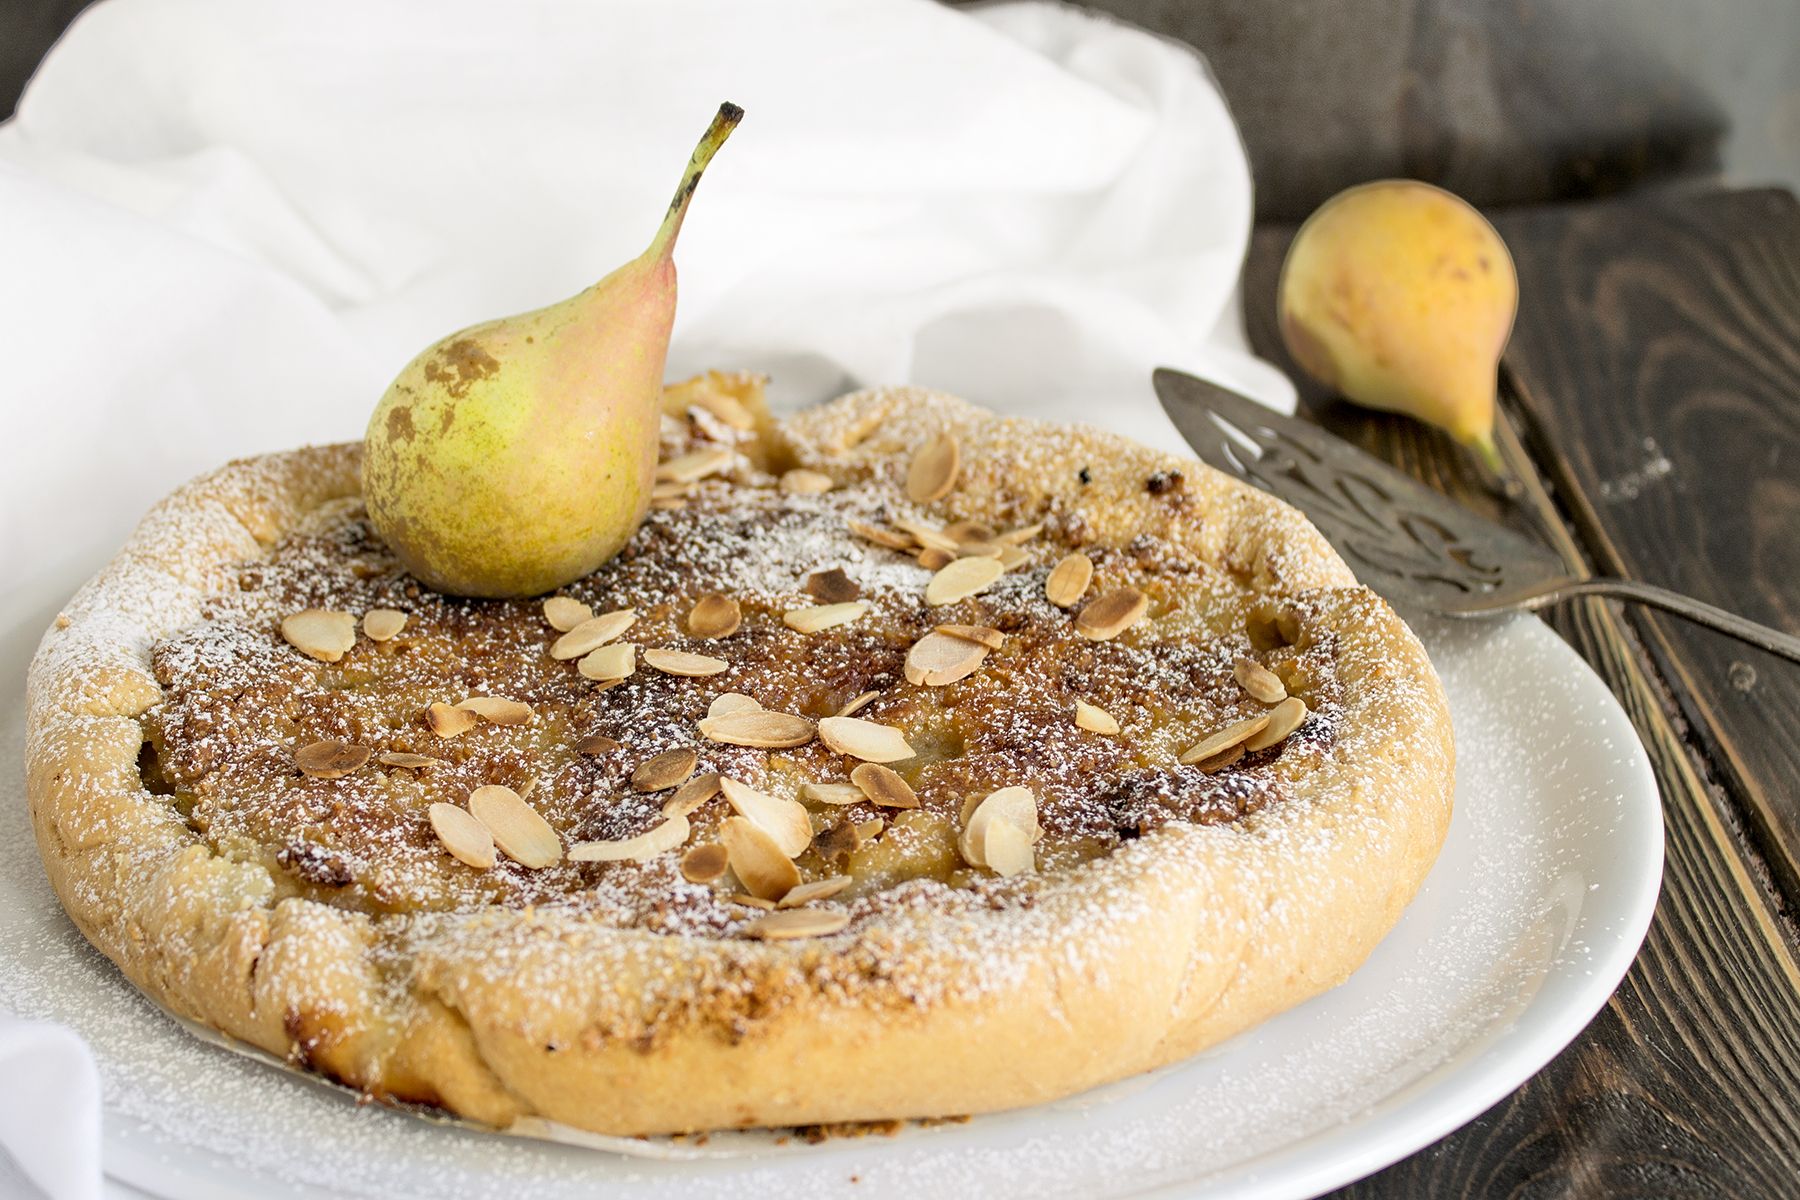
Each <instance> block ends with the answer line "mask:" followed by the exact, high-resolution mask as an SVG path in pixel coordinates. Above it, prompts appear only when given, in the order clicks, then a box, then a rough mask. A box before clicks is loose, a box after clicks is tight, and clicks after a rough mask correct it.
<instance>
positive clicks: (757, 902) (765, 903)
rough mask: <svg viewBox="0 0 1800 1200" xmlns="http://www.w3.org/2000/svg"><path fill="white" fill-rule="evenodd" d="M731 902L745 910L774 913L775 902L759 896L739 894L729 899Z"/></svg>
mask: <svg viewBox="0 0 1800 1200" xmlns="http://www.w3.org/2000/svg"><path fill="white" fill-rule="evenodd" d="M795 874H796V875H798V874H799V872H795ZM731 902H732V903H733V904H742V905H743V906H744V907H745V908H760V909H761V910H762V911H763V912H774V911H775V902H774V901H773V900H764V899H763V898H762V897H761V896H745V895H742V894H740V895H736V896H733V897H731Z"/></svg>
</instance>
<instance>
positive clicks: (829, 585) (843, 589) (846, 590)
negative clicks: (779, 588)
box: [802, 567, 862, 604]
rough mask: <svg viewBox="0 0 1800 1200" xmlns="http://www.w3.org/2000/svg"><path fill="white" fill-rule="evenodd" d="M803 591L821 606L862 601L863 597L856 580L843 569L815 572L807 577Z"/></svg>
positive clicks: (835, 568) (834, 568)
mask: <svg viewBox="0 0 1800 1200" xmlns="http://www.w3.org/2000/svg"><path fill="white" fill-rule="evenodd" d="M802 590H804V591H805V592H806V594H807V595H809V596H811V597H812V598H813V599H814V600H817V601H818V602H819V603H820V604H843V603H845V602H846V601H850V600H856V599H860V598H861V596H862V588H860V587H858V586H857V584H856V581H855V580H854V579H852V578H850V577H849V576H848V575H846V574H844V568H842V567H832V568H831V569H830V570H826V571H814V572H813V573H812V574H811V575H808V576H807V577H806V583H805V585H804V587H803V589H802Z"/></svg>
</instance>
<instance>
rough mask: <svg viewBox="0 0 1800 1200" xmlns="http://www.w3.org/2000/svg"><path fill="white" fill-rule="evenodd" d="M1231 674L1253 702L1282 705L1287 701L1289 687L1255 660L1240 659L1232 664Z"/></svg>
mask: <svg viewBox="0 0 1800 1200" xmlns="http://www.w3.org/2000/svg"><path fill="white" fill-rule="evenodd" d="M1231 673H1232V675H1233V676H1234V677H1235V678H1236V679H1237V681H1238V686H1239V687H1241V688H1243V689H1244V691H1245V693H1246V694H1247V695H1248V696H1249V697H1250V698H1251V699H1252V700H1260V701H1262V702H1263V703H1264V704H1280V703H1281V702H1282V701H1283V700H1286V699H1287V685H1286V684H1284V683H1282V682H1281V679H1280V677H1279V676H1277V675H1276V674H1275V672H1273V671H1271V670H1269V668H1267V667H1265V666H1263V665H1262V664H1261V663H1259V662H1257V661H1256V660H1255V659H1254V658H1239V659H1238V660H1237V661H1236V662H1234V663H1232V664H1231Z"/></svg>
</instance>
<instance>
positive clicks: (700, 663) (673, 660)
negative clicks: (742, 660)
mask: <svg viewBox="0 0 1800 1200" xmlns="http://www.w3.org/2000/svg"><path fill="white" fill-rule="evenodd" d="M595 653H599V652H598V651H595ZM644 665H645V666H646V667H650V668H653V669H654V670H658V671H661V672H662V673H663V674H664V675H680V676H682V677H683V678H686V679H704V678H705V677H706V676H708V675H718V674H721V673H723V672H725V671H729V670H730V669H731V664H730V663H728V662H726V661H725V660H724V659H722V658H713V657H712V656H711V655H707V654H693V653H690V652H689V651H686V650H668V649H665V648H664V647H662V646H652V647H651V648H650V649H648V650H646V651H644Z"/></svg>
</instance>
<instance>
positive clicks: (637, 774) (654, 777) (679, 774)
mask: <svg viewBox="0 0 1800 1200" xmlns="http://www.w3.org/2000/svg"><path fill="white" fill-rule="evenodd" d="M699 761H700V756H699V755H698V754H696V753H695V752H694V750H693V748H692V747H690V746H683V747H681V748H680V749H676V750H664V751H663V752H662V753H661V754H653V755H651V756H650V757H649V758H646V759H645V760H644V761H643V762H641V763H639V764H638V765H637V768H636V769H635V770H633V771H632V772H631V786H632V787H634V788H636V789H637V790H638V791H640V792H662V791H667V790H668V789H669V788H672V787H677V786H679V785H681V784H683V783H685V782H687V778H688V776H690V775H692V774H693V773H694V767H695V765H696V764H698V763H699Z"/></svg>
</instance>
